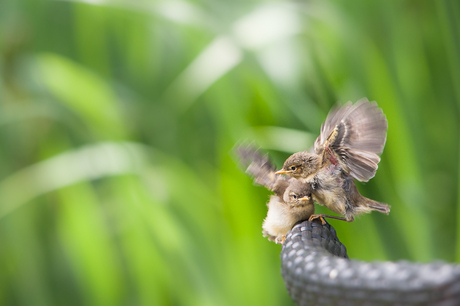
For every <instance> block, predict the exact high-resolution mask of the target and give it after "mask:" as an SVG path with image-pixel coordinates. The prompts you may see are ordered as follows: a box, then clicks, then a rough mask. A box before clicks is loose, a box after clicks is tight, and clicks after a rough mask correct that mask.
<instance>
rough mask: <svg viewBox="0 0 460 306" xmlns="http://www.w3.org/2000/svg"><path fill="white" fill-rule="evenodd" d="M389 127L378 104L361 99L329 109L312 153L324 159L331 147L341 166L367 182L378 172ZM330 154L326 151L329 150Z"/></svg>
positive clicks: (356, 177) (358, 178)
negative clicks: (380, 155) (322, 156)
mask: <svg viewBox="0 0 460 306" xmlns="http://www.w3.org/2000/svg"><path fill="white" fill-rule="evenodd" d="M387 129H388V124H387V120H386V118H385V115H384V114H383V112H382V110H381V109H380V108H378V107H377V103H375V102H369V100H367V99H366V98H363V99H361V100H359V101H358V102H356V103H355V104H351V102H348V103H346V104H345V105H344V106H342V107H335V108H333V109H332V110H331V112H330V113H329V115H328V116H327V118H326V121H325V122H324V123H323V125H322V126H321V133H320V136H319V137H318V138H317V139H316V141H315V146H314V148H315V152H316V153H317V154H323V153H325V154H323V155H325V156H327V152H324V150H325V149H327V148H330V149H331V151H333V152H335V153H336V154H337V155H338V157H339V158H340V161H341V163H342V164H344V165H345V166H346V167H347V168H348V170H349V173H350V175H351V176H353V177H354V178H355V179H357V180H359V181H364V182H365V181H368V180H369V179H371V178H372V177H374V175H375V172H376V171H377V167H378V163H379V161H380V157H379V156H378V154H380V153H382V151H383V148H384V146H385V141H386V134H387ZM328 151H329V150H328Z"/></svg>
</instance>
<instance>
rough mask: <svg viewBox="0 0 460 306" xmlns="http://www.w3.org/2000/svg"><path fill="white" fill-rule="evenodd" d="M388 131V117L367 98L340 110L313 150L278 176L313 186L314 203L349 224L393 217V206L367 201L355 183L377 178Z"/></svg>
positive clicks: (324, 126) (331, 115) (331, 116)
mask: <svg viewBox="0 0 460 306" xmlns="http://www.w3.org/2000/svg"><path fill="white" fill-rule="evenodd" d="M387 129H388V123H387V120H386V117H385V115H384V114H383V111H382V110H381V109H380V108H379V107H378V106H377V103H376V102H374V101H373V102H369V100H368V99H367V98H363V99H361V100H359V101H357V102H356V103H355V104H352V103H351V102H347V103H346V104H345V105H343V106H341V107H340V106H339V105H337V106H335V107H334V108H333V109H331V111H330V112H329V114H328V116H327V118H326V120H325V122H324V123H323V124H322V126H321V131H320V135H319V136H318V138H317V139H316V141H315V143H314V146H313V150H311V151H303V152H297V153H294V154H292V155H291V156H290V157H289V158H288V159H287V160H286V161H285V162H284V164H283V167H282V169H281V170H279V171H277V172H275V174H285V175H287V176H288V177H291V178H295V179H297V180H299V181H300V182H302V183H304V184H309V185H311V194H312V197H313V199H314V201H315V202H317V203H318V204H320V205H323V206H325V207H326V208H328V209H329V210H331V211H333V212H335V213H336V214H339V215H341V216H344V219H345V220H346V221H348V222H352V221H353V220H354V218H355V216H357V215H360V214H364V213H369V212H371V211H378V212H381V213H384V214H389V212H390V206H389V205H388V204H385V203H380V202H377V201H374V200H371V199H368V198H366V197H364V196H362V195H361V194H360V193H359V191H358V189H357V187H356V184H355V181H354V180H355V179H356V180H358V181H362V182H367V181H368V180H370V179H371V178H373V177H374V176H375V172H376V171H377V168H378V163H379V161H380V157H379V154H381V153H382V152H383V148H384V146H385V142H386V134H387ZM323 224H324V223H323Z"/></svg>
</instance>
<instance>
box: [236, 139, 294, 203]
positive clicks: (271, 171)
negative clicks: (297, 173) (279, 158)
mask: <svg viewBox="0 0 460 306" xmlns="http://www.w3.org/2000/svg"><path fill="white" fill-rule="evenodd" d="M236 152H237V155H238V156H239V159H240V163H241V164H242V166H243V167H246V168H247V169H246V173H248V174H249V175H251V176H252V177H253V178H254V182H256V183H257V184H259V185H262V186H265V187H266V188H268V189H269V190H271V191H273V192H274V193H275V194H276V195H278V196H281V197H282V195H283V193H284V191H285V190H286V188H287V186H288V185H289V183H288V179H287V178H286V177H285V176H284V175H281V174H275V172H276V168H275V166H274V165H273V164H272V163H271V162H270V160H269V158H268V156H267V155H262V154H261V153H260V151H259V150H257V149H255V148H254V147H252V146H250V145H247V146H244V145H240V146H239V147H238V148H237V149H236Z"/></svg>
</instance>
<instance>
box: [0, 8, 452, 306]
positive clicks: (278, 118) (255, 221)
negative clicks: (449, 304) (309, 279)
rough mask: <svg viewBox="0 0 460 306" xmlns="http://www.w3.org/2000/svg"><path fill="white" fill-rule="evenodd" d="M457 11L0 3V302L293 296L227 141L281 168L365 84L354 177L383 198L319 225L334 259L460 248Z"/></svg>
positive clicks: (239, 301)
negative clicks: (368, 153)
mask: <svg viewBox="0 0 460 306" xmlns="http://www.w3.org/2000/svg"><path fill="white" fill-rule="evenodd" d="M459 8H460V3H459V2H458V1H455V0H447V1H441V0H440V1H414V0H405V1H384V0H379V1H359V0H353V1H338V0H327V1H326V0H311V1H292V2H286V1H271V2H269V1H255V0H254V1H241V0H240V1H211V0H204V1H199V0H195V1H192V0H190V1H189V2H187V1H182V0H174V1H147V0H144V1H141V0H135V1H134V0H113V1H111V0H81V1H43V0H4V1H2V3H1V4H0V100H1V106H0V107H1V112H0V144H1V150H0V196H1V202H0V241H1V247H0V267H1V271H2V273H0V284H1V285H0V304H2V305H288V304H291V303H292V301H291V300H290V298H289V296H288V294H287V292H286V289H285V287H284V283H283V281H282V278H281V276H280V259H279V252H280V249H281V247H280V246H279V245H275V244H273V243H271V242H269V241H268V240H266V239H265V238H263V237H262V235H261V224H262V220H263V218H264V216H265V213H266V206H265V203H266V202H267V200H268V195H269V192H268V191H266V190H264V188H262V187H256V186H253V184H252V181H251V179H250V178H248V177H247V176H246V175H245V174H244V171H242V169H240V168H239V167H238V165H237V163H236V161H235V159H234V157H233V156H232V153H231V151H232V148H233V147H234V145H235V144H236V143H237V142H239V141H242V140H251V141H252V140H254V141H256V142H257V143H258V144H260V145H261V146H262V148H264V149H265V150H267V152H269V154H270V155H271V156H272V158H273V160H274V161H275V162H276V164H277V165H278V166H280V165H281V164H282V162H283V160H284V159H285V158H286V157H287V156H288V155H289V154H290V153H292V152H295V151H300V150H304V149H307V148H309V146H310V145H311V144H312V143H313V141H314V139H315V137H316V136H317V134H318V133H319V127H320V124H321V122H322V121H323V120H324V118H325V117H326V114H327V112H328V111H329V109H330V107H331V106H332V105H334V103H336V102H337V101H340V102H341V103H344V102H346V101H348V100H351V101H356V100H358V99H360V98H362V97H368V98H369V99H370V100H375V101H377V102H378V104H379V106H380V107H381V108H382V109H383V110H384V112H385V114H386V115H387V119H388V122H389V131H388V140H387V144H386V148H385V151H384V153H383V155H382V161H381V163H380V169H379V171H378V172H377V175H376V177H375V178H374V179H372V180H371V181H370V182H369V183H367V184H359V186H358V187H359V188H360V190H361V191H362V193H363V194H364V195H366V196H368V197H371V198H373V199H376V200H379V201H382V202H386V203H389V204H390V205H391V206H392V210H391V214H390V215H389V216H385V215H380V214H377V213H373V214H371V215H366V216H362V217H360V218H359V219H357V220H356V221H355V222H353V223H351V224H346V223H343V222H340V221H335V220H330V222H331V224H333V225H334V226H335V228H336V229H337V231H338V233H339V237H340V239H341V240H342V242H344V243H345V244H346V245H347V248H348V252H349V255H350V257H352V258H357V259H364V260H399V259H408V260H417V261H432V260H435V259H443V260H447V261H450V262H452V261H457V262H458V261H460V238H459V237H460V236H459V235H458V234H457V233H458V232H459V229H458V227H459V225H458V224H460V222H459V218H460V213H459V206H460V200H459V193H458V186H459V181H458V177H459V175H460V173H459V169H460V165H459V152H458V148H459V146H460V143H459V140H460V139H459V132H458V131H459V123H458V122H459V106H460V55H459V54H460V25H459V22H458V20H460V10H459ZM318 211H324V212H325V211H326V210H325V209H323V208H321V207H319V208H318Z"/></svg>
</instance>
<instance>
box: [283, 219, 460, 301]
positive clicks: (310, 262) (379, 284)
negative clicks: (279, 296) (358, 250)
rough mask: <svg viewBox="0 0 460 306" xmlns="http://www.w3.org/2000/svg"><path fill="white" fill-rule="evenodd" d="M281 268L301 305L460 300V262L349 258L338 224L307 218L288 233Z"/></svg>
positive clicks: (289, 287)
mask: <svg viewBox="0 0 460 306" xmlns="http://www.w3.org/2000/svg"><path fill="white" fill-rule="evenodd" d="M281 261H282V267H281V273H282V276H283V279H284V282H285V284H286V288H287V289H288V291H289V294H290V295H291V297H292V299H293V300H294V301H295V303H296V304H297V305H344V306H345V305H347V306H348V305H376V306H378V305H443V306H448V305H449V306H454V305H460V266H459V265H453V264H447V263H444V262H435V263H430V264H421V263H413V262H408V261H400V262H372V263H369V262H363V261H359V260H353V259H351V260H350V259H348V256H347V251H346V248H345V246H344V245H343V244H342V243H341V242H340V241H339V239H338V238H337V234H336V232H335V229H334V228H333V227H332V226H331V225H330V224H326V225H321V223H320V222H316V220H315V221H313V222H309V221H304V222H302V223H299V224H297V225H296V226H294V228H293V229H292V230H291V231H290V232H289V233H288V234H287V236H286V241H285V242H284V244H283V247H282V250H281Z"/></svg>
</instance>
